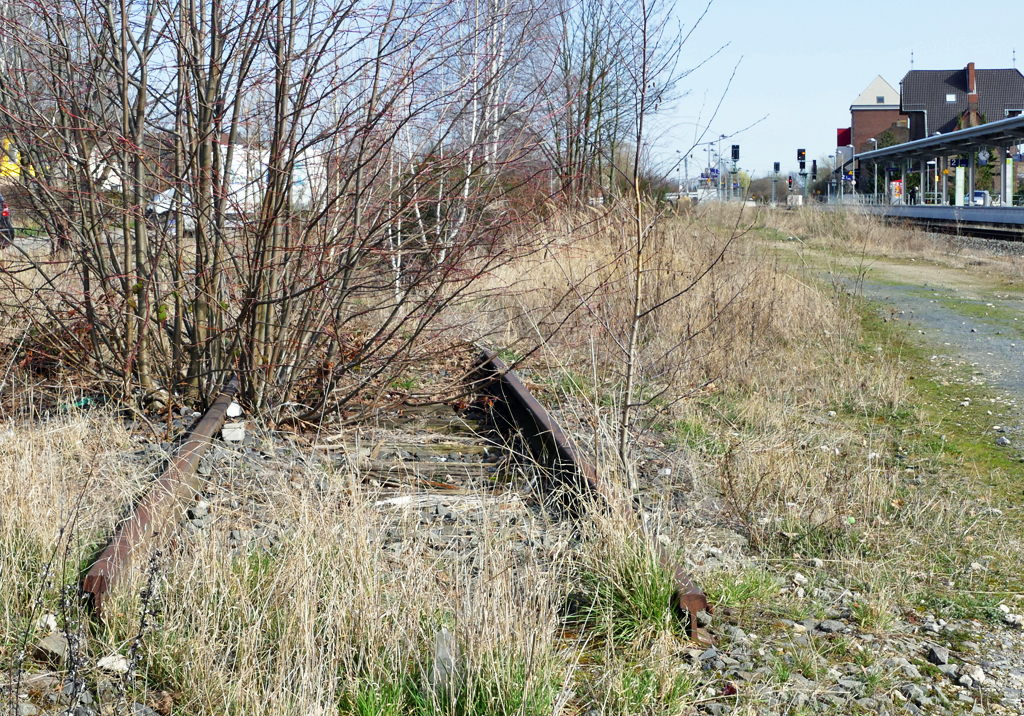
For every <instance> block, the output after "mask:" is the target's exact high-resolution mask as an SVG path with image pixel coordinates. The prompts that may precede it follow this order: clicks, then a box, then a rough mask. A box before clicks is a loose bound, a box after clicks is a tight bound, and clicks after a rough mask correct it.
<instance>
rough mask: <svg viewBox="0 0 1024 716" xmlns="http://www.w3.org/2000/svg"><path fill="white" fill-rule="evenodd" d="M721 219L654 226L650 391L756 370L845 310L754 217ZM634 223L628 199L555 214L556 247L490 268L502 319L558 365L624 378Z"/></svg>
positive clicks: (516, 342) (509, 337)
mask: <svg viewBox="0 0 1024 716" xmlns="http://www.w3.org/2000/svg"><path fill="white" fill-rule="evenodd" d="M717 218H718V217H717V215H716V214H714V213H713V212H711V211H704V210H702V211H698V212H695V213H690V214H685V215H666V216H664V217H662V219H661V220H660V221H659V222H658V223H657V224H656V225H655V226H654V228H653V229H652V230H651V233H650V236H649V239H648V241H649V243H648V246H647V249H646V252H647V256H648V258H647V260H646V262H645V267H644V284H645V286H646V289H645V292H646V296H645V299H644V305H643V311H644V316H643V318H642V320H641V323H642V332H641V336H642V337H641V350H640V359H641V362H642V363H643V375H644V377H645V380H646V382H647V394H651V393H662V392H665V391H669V393H670V394H674V395H676V396H678V395H681V394H684V393H685V392H686V391H687V390H688V389H692V388H693V387H694V386H700V385H703V384H705V383H707V382H708V381H714V380H719V379H721V378H722V377H723V376H727V375H728V376H730V377H731V378H733V379H735V380H738V381H741V382H742V381H746V380H749V379H750V378H751V377H753V374H752V372H751V369H752V368H753V367H754V366H755V364H756V363H757V361H758V356H759V355H760V354H762V353H763V352H765V351H766V350H769V349H775V348H778V347H782V346H786V345H792V344H793V343H794V341H795V340H798V339H799V337H800V336H803V335H806V334H808V333H810V332H812V331H814V330H816V327H817V326H819V325H822V324H824V325H833V324H835V323H836V322H837V321H839V320H840V317H839V314H838V312H837V311H836V310H835V307H834V305H832V304H831V303H830V302H829V301H827V300H822V299H821V297H820V296H819V295H818V293H817V291H816V290H815V289H814V288H812V287H809V286H807V285H804V284H803V283H801V282H800V281H799V280H796V279H794V278H793V277H791V276H789V275H788V274H786V273H785V271H783V270H782V269H781V268H780V266H779V265H778V264H777V263H776V262H775V261H774V260H773V259H772V258H771V256H770V255H769V254H767V253H766V252H765V251H764V250H763V249H762V248H761V247H760V246H759V245H758V244H757V243H756V242H754V241H752V240H750V237H749V236H748V234H747V230H748V228H749V226H748V224H747V223H746V222H744V221H737V222H733V223H732V224H731V225H728V226H723V225H721V224H720V223H717V222H716V219H717ZM630 222H631V218H630V216H629V215H628V213H627V212H626V211H624V210H622V209H620V208H616V209H613V210H611V211H609V212H607V213H604V214H600V215H594V214H574V215H561V216H559V217H557V218H556V219H554V220H552V221H550V222H548V223H547V224H546V225H545V227H544V228H543V232H544V241H545V243H546V245H547V246H548V249H547V250H546V251H544V252H538V253H535V254H531V255H529V256H526V257H524V258H523V259H521V260H519V261H517V262H513V263H511V264H510V265H508V266H505V267H503V268H502V269H501V270H500V271H498V272H496V273H495V274H493V275H492V276H491V281H492V285H493V288H494V289H495V291H496V292H497V293H498V294H499V295H500V298H499V299H498V300H499V301H500V307H501V313H502V319H503V320H502V322H501V323H500V324H498V325H497V326H493V327H492V328H494V329H498V330H499V331H500V334H501V335H503V336H504V337H505V338H506V342H507V343H510V344H512V345H513V346H516V347H517V349H518V350H519V352H524V351H528V350H532V349H534V348H535V347H536V346H537V345H538V344H543V345H545V346H546V348H545V351H544V354H545V355H546V356H547V357H549V358H550V357H552V356H557V359H556V360H554V362H555V363H561V364H563V367H566V368H569V369H571V370H575V371H578V372H588V371H587V369H589V368H590V366H592V365H593V364H596V365H597V366H598V370H599V373H600V374H601V375H600V379H601V380H602V381H603V380H604V379H612V380H614V378H616V377H617V376H618V374H619V372H620V366H621V364H622V361H623V355H624V352H625V351H626V346H625V345H624V340H623V337H624V336H626V335H628V331H627V328H628V321H630V320H631V319H632V311H631V304H630V301H631V298H632V291H633V288H632V274H631V268H630V266H629V264H628V262H627V261H626V260H625V256H626V252H627V251H628V249H629V246H630V241H631V240H632V238H631V234H630ZM524 346H525V347H527V348H524Z"/></svg>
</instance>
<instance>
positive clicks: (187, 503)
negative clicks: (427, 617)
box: [82, 354, 710, 642]
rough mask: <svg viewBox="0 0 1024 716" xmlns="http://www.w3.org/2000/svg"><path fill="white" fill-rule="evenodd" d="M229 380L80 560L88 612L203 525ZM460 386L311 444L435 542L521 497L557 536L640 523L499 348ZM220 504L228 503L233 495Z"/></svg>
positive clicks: (236, 541) (677, 598)
mask: <svg viewBox="0 0 1024 716" xmlns="http://www.w3.org/2000/svg"><path fill="white" fill-rule="evenodd" d="M237 385H238V383H237V379H232V380H231V381H230V382H229V383H228V384H227V386H226V387H225V388H224V390H223V391H222V392H221V394H220V395H219V396H218V398H217V399H216V400H215V401H214V403H213V405H212V406H211V407H210V409H209V410H208V411H207V412H206V414H205V415H204V416H202V418H201V419H199V420H198V421H197V422H196V423H195V425H194V427H193V428H192V430H191V432H190V433H189V434H188V437H187V439H186V440H185V441H184V442H182V443H181V444H180V446H179V447H178V448H177V449H176V450H175V451H174V453H173V455H172V456H171V457H170V459H169V460H168V461H167V464H166V467H165V469H164V470H163V472H162V474H161V475H160V477H159V478H158V479H157V480H156V481H155V482H154V483H153V484H152V485H151V486H150V488H149V490H148V491H147V492H146V494H145V496H144V497H143V498H142V499H141V501H139V503H138V504H137V505H136V507H135V509H134V511H133V512H132V514H131V515H130V516H129V517H128V518H127V519H126V520H125V521H124V522H123V523H122V524H121V525H120V527H119V528H118V530H117V531H116V533H115V534H114V536H113V538H112V539H111V541H110V542H109V544H108V545H107V546H106V548H105V549H104V550H103V551H102V553H101V554H100V556H99V558H98V559H97V560H96V561H95V562H94V563H93V564H92V565H91V567H90V568H89V570H88V573H87V574H86V576H85V578H84V581H83V584H82V588H83V591H84V592H85V593H86V594H87V596H88V597H89V598H90V599H91V602H92V605H93V608H94V611H95V613H96V614H97V615H98V616H100V617H102V616H103V611H104V608H105V606H106V601H107V597H108V593H109V591H110V590H111V588H112V587H113V586H114V585H115V584H116V583H117V582H118V581H119V580H121V579H124V578H125V577H126V575H128V574H129V573H131V572H132V571H133V570H135V571H138V570H141V569H142V568H143V567H144V565H146V563H147V561H148V556H149V555H150V554H151V553H152V552H153V550H154V549H156V548H157V546H158V545H159V544H162V543H166V542H167V541H174V540H175V539H176V537H175V533H176V532H177V531H178V530H184V531H185V532H196V531H197V530H199V529H202V527H203V526H204V525H205V524H206V523H207V521H208V520H207V518H208V516H209V510H210V508H209V504H208V503H207V502H206V498H205V494H204V493H205V492H207V491H208V490H207V489H206V483H207V482H208V481H210V480H211V479H212V477H213V475H212V474H213V472H214V470H213V469H212V468H211V465H210V463H211V462H212V461H211V460H210V459H208V458H209V456H210V453H213V454H214V460H213V461H215V460H216V454H217V453H223V452H224V448H221V447H218V446H215V445H214V443H213V438H214V436H215V435H216V434H217V433H218V432H220V431H221V429H222V428H223V427H224V424H225V420H226V415H227V410H228V407H229V406H230V405H231V404H232V402H233V398H234V395H235V393H236V391H237ZM471 386H472V388H473V389H475V391H476V393H477V396H478V400H477V401H476V402H475V403H474V404H473V405H472V407H471V408H469V409H468V410H463V411H461V413H460V412H457V411H453V410H452V408H451V407H450V406H444V405H435V406H426V407H421V408H414V409H410V410H406V411H403V414H402V419H401V420H400V421H394V425H395V426H396V427H397V426H398V425H401V431H400V432H397V433H396V432H395V431H394V430H392V431H391V432H390V433H389V434H388V437H387V438H386V439H385V438H381V437H379V436H378V435H377V434H375V432H374V431H373V430H369V431H367V432H366V434H365V435H362V434H358V433H357V439H356V440H354V441H353V440H348V441H345V440H341V439H338V440H331V439H330V438H328V440H327V441H324V442H322V443H321V444H320V445H319V447H321V448H323V450H321V451H319V452H321V453H326V456H327V458H328V459H329V460H330V461H332V462H333V463H334V464H337V465H339V466H342V467H344V468H345V469H348V470H350V471H351V473H352V474H353V476H355V477H357V480H356V481H357V482H358V484H359V485H361V486H363V487H365V488H366V489H370V490H373V491H374V506H375V507H377V508H380V509H384V510H387V509H394V510H410V509H412V510H419V511H420V513H421V515H425V518H424V517H422V516H421V517H420V519H421V521H423V520H424V519H426V521H427V522H432V523H437V524H433V525H432V527H434V528H436V529H430V530H428V531H427V541H428V542H429V543H431V544H433V545H434V546H439V547H441V548H446V547H448V546H450V545H451V544H453V543H458V542H459V541H460V540H461V541H462V542H466V541H471V540H474V539H479V535H474V534H473V532H474V530H473V529H469V530H468V531H467V530H466V529H458V528H456V527H455V525H454V524H453V523H455V522H458V521H459V520H458V516H459V515H462V516H465V515H467V514H471V513H472V512H473V511H474V510H477V511H479V510H483V509H485V508H488V507H490V508H497V510H498V511H499V512H500V513H503V514H505V515H508V516H509V519H510V520H511V521H512V522H515V521H516V520H519V521H520V522H525V521H529V520H530V519H531V517H530V515H529V505H528V503H530V502H531V501H539V502H544V503H546V504H548V505H549V506H550V505H554V506H556V508H557V512H558V513H559V514H562V515H564V517H565V519H564V520H563V527H562V528H561V529H562V531H563V534H564V533H565V532H566V531H569V532H571V531H572V529H573V528H572V523H573V522H574V521H576V520H585V519H587V518H588V511H589V510H594V509H597V510H601V511H607V510H619V511H621V512H622V513H623V514H622V516H624V517H626V518H627V519H629V520H632V521H634V522H635V525H636V529H637V530H638V531H639V532H644V530H645V528H644V524H643V520H642V518H641V516H640V515H637V514H635V513H634V512H635V511H634V509H633V506H632V505H631V504H630V502H629V501H628V500H623V499H619V498H617V497H616V495H615V491H614V490H613V489H612V486H611V485H609V484H607V483H606V482H605V481H603V480H602V479H601V477H600V476H599V475H598V472H597V470H596V469H595V466H594V465H593V463H592V462H591V461H590V460H589V459H588V457H587V456H586V455H585V454H584V452H583V451H582V450H580V449H579V448H578V447H577V446H576V445H575V444H574V443H573V441H572V439H571V438H570V437H569V436H568V435H567V434H566V432H565V431H564V430H563V429H562V428H561V426H559V424H558V423H557V422H556V421H555V420H554V419H553V418H552V416H551V414H550V413H549V412H548V411H547V410H546V409H545V408H544V406H543V405H542V404H541V403H540V402H539V401H538V400H537V399H536V398H535V397H534V396H533V395H532V394H531V393H530V391H529V390H528V389H527V388H526V387H525V385H524V384H523V382H522V381H521V380H520V379H519V377H518V376H517V375H516V373H515V372H514V371H512V370H511V369H509V367H508V366H507V365H506V364H505V363H504V362H503V361H502V360H501V359H500V358H499V357H497V356H496V355H493V354H488V355H484V356H482V357H481V360H480V364H479V368H478V370H477V372H476V373H475V375H473V376H472V379H471ZM386 422H387V421H385V423H386ZM211 446H212V450H211ZM285 452H287V450H285ZM250 453H251V454H250V455H248V456H247V457H246V459H247V460H248V461H249V462H251V463H259V462H261V461H268V460H269V461H273V460H274V457H273V456H270V455H267V454H266V453H263V452H260V451H256V450H253V449H252V448H250ZM243 462H244V461H243ZM514 470H520V471H527V472H529V473H530V478H529V479H528V480H527V484H528V485H529V489H528V491H527V492H526V493H523V492H521V491H519V490H516V489H514V488H513V486H512V484H511V482H510V481H509V479H508V477H509V474H510V472H512V471H514ZM239 484H244V480H243V481H242V483H235V482H233V486H232V487H230V488H229V489H237V486H238V485H239ZM250 487H251V486H250ZM313 487H314V489H315V488H317V486H316V485H314V486H313ZM230 502H231V504H232V505H238V504H239V503H238V502H237V499H236V498H232V499H231V501H230ZM470 521H472V520H470ZM463 522H465V521H464V520H463ZM253 535H260V527H258V526H257V527H255V528H252V526H250V528H244V527H243V528H235V529H231V530H230V532H229V540H230V543H231V544H230V546H232V547H237V546H239V545H240V544H241V543H243V542H245V541H246V540H247V539H251V538H252V536H253ZM262 536H264V537H266V538H267V539H268V540H269V541H270V543H273V542H274V541H276V540H279V539H280V535H279V533H277V532H275V531H274V530H273V529H270V530H267V529H266V528H265V527H264V528H263V530H262ZM541 539H542V540H547V539H548V538H547V537H542V538H541ZM648 539H652V540H653V536H652V535H649V536H648ZM652 549H653V552H654V554H656V555H657V558H658V560H659V561H660V562H661V564H662V567H663V568H664V569H665V570H666V573H667V574H669V575H671V579H672V582H673V588H674V594H673V607H674V609H675V610H676V611H677V616H678V617H679V618H681V619H683V620H684V622H685V624H686V626H687V630H688V633H689V635H690V636H691V638H693V639H696V640H698V641H700V642H710V637H709V636H708V634H707V633H706V632H704V631H703V630H701V629H699V628H698V619H697V614H698V613H699V612H701V611H704V610H708V611H710V608H709V604H708V601H707V598H706V597H705V595H704V594H703V592H702V591H701V590H700V588H699V587H698V586H697V585H696V583H695V582H694V580H693V579H692V578H691V577H690V576H689V575H688V574H687V572H686V570H685V569H684V568H683V567H682V566H681V565H679V564H677V563H676V561H675V559H674V557H673V555H672V554H671V553H670V552H669V550H667V549H666V548H665V547H664V545H662V544H660V543H658V542H657V541H653V546H652Z"/></svg>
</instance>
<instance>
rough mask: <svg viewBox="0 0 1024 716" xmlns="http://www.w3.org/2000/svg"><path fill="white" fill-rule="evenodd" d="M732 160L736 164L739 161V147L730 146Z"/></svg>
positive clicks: (735, 145)
mask: <svg viewBox="0 0 1024 716" xmlns="http://www.w3.org/2000/svg"><path fill="white" fill-rule="evenodd" d="M732 160H733V161H734V162H738V161H739V160H740V145H738V144H734V145H732Z"/></svg>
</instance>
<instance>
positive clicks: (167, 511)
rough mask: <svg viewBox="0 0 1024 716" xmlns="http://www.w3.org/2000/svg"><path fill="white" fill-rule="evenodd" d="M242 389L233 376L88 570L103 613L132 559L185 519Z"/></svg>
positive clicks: (88, 588) (87, 585)
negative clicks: (203, 462)
mask: <svg viewBox="0 0 1024 716" xmlns="http://www.w3.org/2000/svg"><path fill="white" fill-rule="evenodd" d="M237 392H238V378H237V377H233V378H231V380H230V381H228V384H227V385H226V386H225V387H224V390H222V391H221V393H220V395H218V396H217V399H216V400H215V401H214V402H213V405H211V406H210V409H209V410H207V411H206V415H204V416H203V417H202V418H201V419H200V420H199V422H198V423H196V425H195V427H194V428H193V429H192V432H191V433H190V434H189V439H188V440H187V441H185V442H184V443H182V445H181V446H179V447H178V449H177V451H176V452H175V453H174V457H172V458H171V460H170V462H169V463H168V465H167V468H166V469H165V470H164V472H163V474H162V475H161V476H160V478H159V479H158V480H157V481H156V482H155V483H153V486H152V487H151V488H150V489H149V491H148V492H147V493H146V495H145V497H144V498H143V499H142V501H141V502H139V504H138V505H137V506H136V508H135V511H134V512H133V513H132V515H131V517H129V518H128V519H127V520H126V521H125V522H123V523H122V524H121V526H120V527H119V528H118V530H117V533H116V534H115V535H114V538H113V539H112V540H111V541H110V544H108V545H107V547H106V549H104V550H103V552H102V553H101V554H100V556H99V558H98V559H97V560H96V561H95V562H94V563H93V565H92V567H91V568H90V569H89V572H88V573H87V574H86V576H85V580H84V582H83V584H82V589H83V591H85V592H86V593H88V594H90V595H91V596H92V605H93V609H94V610H95V611H96V613H97V614H99V615H102V610H103V601H104V597H105V596H106V594H107V592H108V591H109V590H110V588H111V586H112V585H113V584H114V583H115V582H116V581H117V580H118V579H119V578H120V576H121V575H122V574H123V573H124V572H126V571H127V570H129V569H130V568H131V563H132V559H133V558H134V557H135V556H136V555H139V554H144V553H146V552H148V551H149V550H150V549H151V548H152V546H153V545H154V544H155V542H156V540H157V538H158V537H160V536H161V535H165V533H166V532H168V531H170V530H172V529H174V527H175V526H176V525H178V524H179V523H180V522H181V520H182V517H183V516H184V513H185V509H186V506H185V503H186V501H188V500H192V499H194V498H195V495H196V494H197V493H198V491H199V487H200V482H201V480H200V479H199V477H198V476H197V475H196V469H197V468H198V467H199V460H200V458H202V456H203V453H205V452H206V448H207V447H208V446H209V444H210V438H211V437H213V436H214V435H216V434H217V431H218V430H220V429H221V428H222V427H223V426H224V421H225V418H226V415H227V409H228V406H229V405H231V401H232V399H233V398H234V397H235V394H236V393H237Z"/></svg>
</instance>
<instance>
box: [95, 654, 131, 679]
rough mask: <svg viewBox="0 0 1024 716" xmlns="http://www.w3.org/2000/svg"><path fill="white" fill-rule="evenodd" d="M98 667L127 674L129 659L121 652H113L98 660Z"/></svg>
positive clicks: (114, 672) (115, 672)
mask: <svg viewBox="0 0 1024 716" xmlns="http://www.w3.org/2000/svg"><path fill="white" fill-rule="evenodd" d="M96 667H97V668H99V669H102V670H103V671H109V672H111V673H113V674H127V673H128V659H127V658H125V657H123V656H121V655H120V654H111V655H110V656H104V657H103V658H102V659H100V660H99V661H97V662H96Z"/></svg>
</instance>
